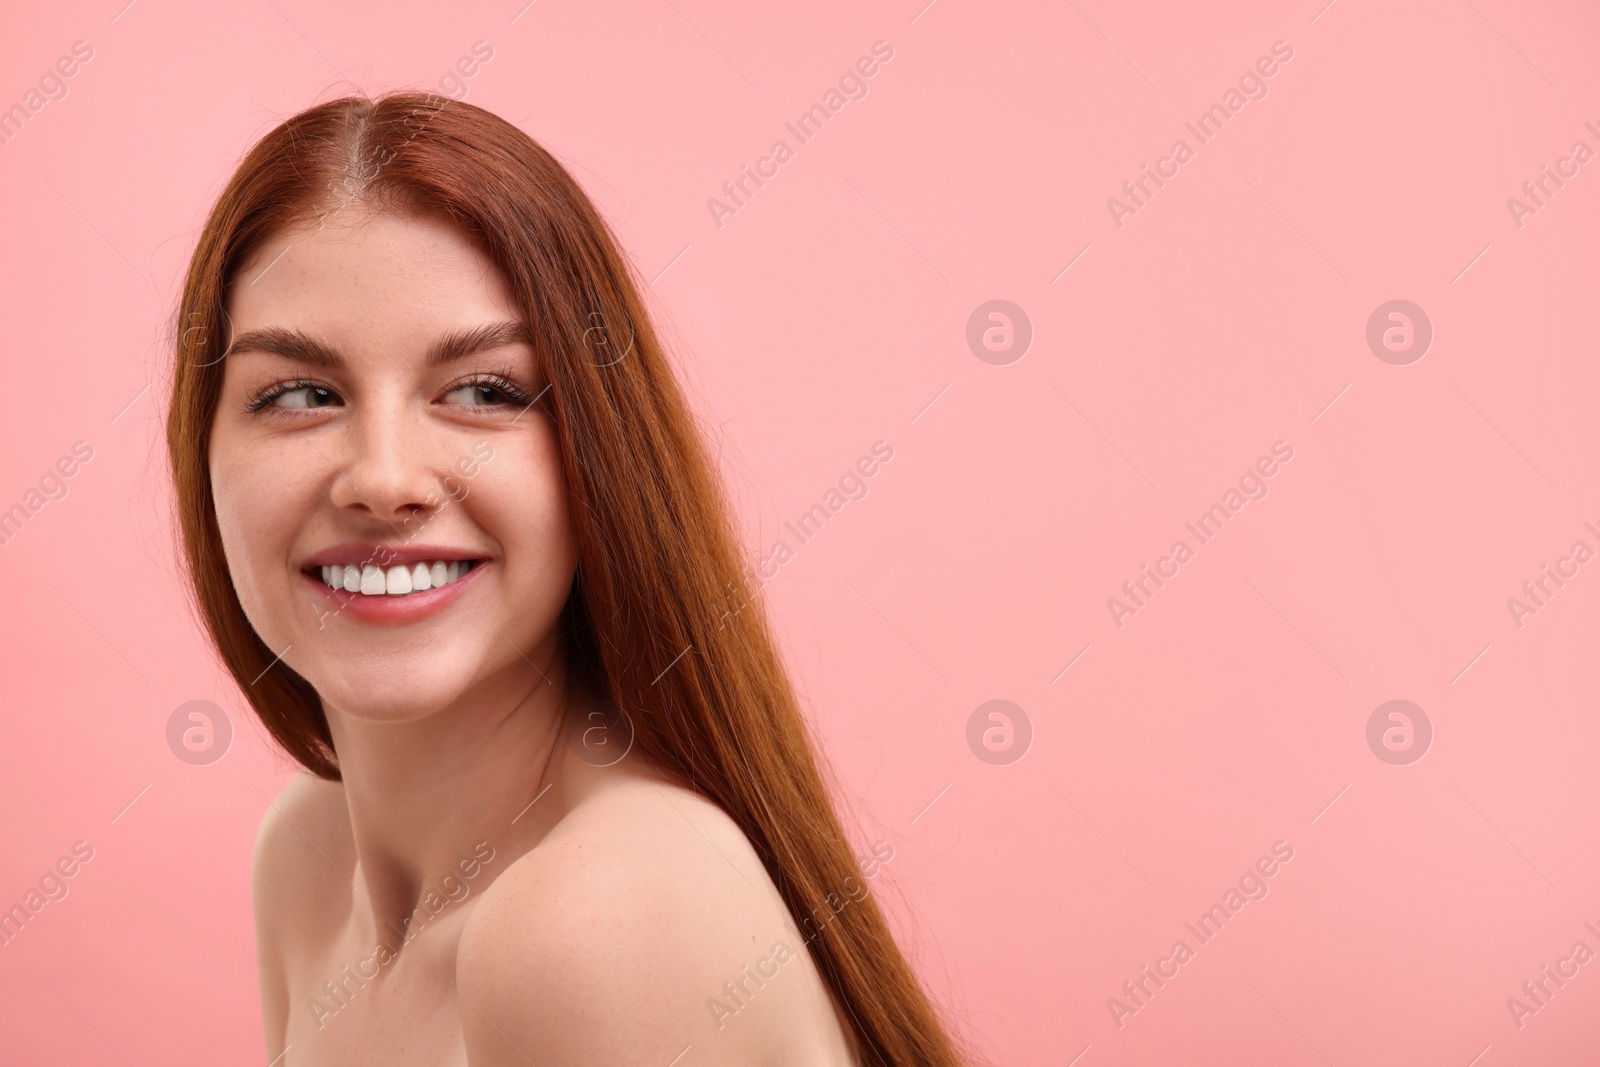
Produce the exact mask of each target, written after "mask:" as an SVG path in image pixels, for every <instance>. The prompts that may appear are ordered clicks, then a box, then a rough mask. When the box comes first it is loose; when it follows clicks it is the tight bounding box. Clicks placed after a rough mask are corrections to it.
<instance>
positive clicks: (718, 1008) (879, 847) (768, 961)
mask: <svg viewBox="0 0 1600 1067" xmlns="http://www.w3.org/2000/svg"><path fill="white" fill-rule="evenodd" d="M892 859H894V846H893V845H891V844H889V842H887V841H876V842H873V845H872V853H871V854H870V855H867V856H858V857H857V858H856V866H857V867H859V868H860V869H861V876H862V878H864V879H866V880H868V881H870V880H871V879H873V878H876V877H877V876H878V873H879V872H880V871H882V870H883V868H884V867H885V866H886V865H888V863H889V861H890V860H892ZM858 889H859V891H860V892H859V893H858V892H857V890H858ZM866 896H867V885H866V882H865V881H863V882H857V881H856V880H855V879H854V878H846V879H845V885H844V896H843V897H841V896H839V894H837V893H829V894H828V895H827V899H826V900H825V901H824V902H823V903H822V904H819V905H818V906H817V907H815V908H813V909H811V914H810V915H808V916H806V917H805V919H803V920H801V921H802V923H803V924H804V925H805V926H806V927H807V928H808V929H809V931H810V932H809V933H807V934H806V937H805V943H806V944H810V943H811V942H812V941H815V940H816V939H817V938H819V937H821V936H822V932H823V930H824V929H826V927H827V925H828V924H829V923H831V922H833V921H834V917H835V916H837V915H839V914H840V913H841V912H843V911H844V909H845V908H848V907H849V906H850V905H851V904H853V903H855V904H859V903H860V902H861V901H862V900H864V899H866ZM819 914H820V915H822V920H821V922H818V920H817V916H818V915H819ZM798 955H799V954H798V953H797V952H796V951H795V950H794V949H792V948H790V947H789V944H788V942H786V941H783V940H778V941H774V942H773V943H772V948H771V949H769V950H768V952H767V954H766V955H765V956H762V957H760V958H759V959H757V960H756V961H755V963H753V964H751V963H747V964H745V965H744V966H742V967H740V968H739V975H740V976H739V977H738V978H730V979H728V980H727V981H725V982H723V983H722V996H721V997H707V998H706V1008H707V1010H709V1011H710V1012H711V1020H712V1021H713V1022H715V1023H716V1024H717V1029H718V1030H721V1029H722V1028H723V1027H724V1026H725V1025H727V1021H728V1020H729V1019H731V1018H732V1017H733V1016H735V1015H737V1014H739V1012H740V1011H742V1010H743V1009H745V1008H746V1007H748V1006H749V1005H750V1002H751V1001H752V1000H754V999H755V997H756V994H758V993H759V992H760V991H761V990H762V989H764V988H766V984H767V982H770V981H771V980H772V979H774V978H776V977H777V976H778V969H779V968H780V967H782V966H783V965H784V964H785V963H788V962H789V961H790V960H792V959H794V958H796V957H797V956H798ZM768 965H770V966H771V970H768V969H767V968H768Z"/></svg>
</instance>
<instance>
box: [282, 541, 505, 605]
mask: <svg viewBox="0 0 1600 1067" xmlns="http://www.w3.org/2000/svg"><path fill="white" fill-rule="evenodd" d="M488 563H489V560H488V558H486V557H484V556H481V555H477V554H474V553H472V552H470V551H466V550H461V549H453V548H446V547H442V546H438V545H412V546H407V547H391V546H386V545H374V544H365V543H361V542H346V543H344V544H339V545H334V546H333V547H331V548H326V549H323V550H322V551H320V552H317V553H315V554H313V555H312V556H311V557H310V558H309V559H307V560H306V562H305V563H304V564H303V565H302V566H301V568H300V573H301V575H302V576H304V578H305V579H306V581H307V582H309V583H310V586H311V589H312V595H313V596H316V597H318V598H319V599H320V602H321V603H324V604H330V605H332V606H333V612H334V613H338V614H344V613H348V614H349V616H350V618H352V619H354V620H356V621H360V622H375V623H410V622H416V621H418V620H420V619H424V618H428V617H430V616H432V615H435V614H437V613H438V612H441V611H443V610H444V609H445V608H446V607H448V606H449V605H451V604H453V603H455V601H456V600H457V599H458V598H459V597H460V596H461V595H462V594H463V591H464V590H465V588H466V586H467V585H469V584H471V583H469V582H468V581H466V579H467V578H468V576H473V577H476V576H477V575H479V573H480V572H481V571H482V570H483V568H484V567H485V566H486V565H487V564H488ZM326 621H327V616H326V614H324V615H323V623H324V625H326Z"/></svg>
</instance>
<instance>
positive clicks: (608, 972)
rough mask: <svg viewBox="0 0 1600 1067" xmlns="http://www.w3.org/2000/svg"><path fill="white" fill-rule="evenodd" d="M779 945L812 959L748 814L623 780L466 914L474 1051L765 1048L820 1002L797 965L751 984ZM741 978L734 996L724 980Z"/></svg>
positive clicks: (656, 1054) (753, 1054)
mask: <svg viewBox="0 0 1600 1067" xmlns="http://www.w3.org/2000/svg"><path fill="white" fill-rule="evenodd" d="M778 945H782V946H784V947H783V948H781V949H778V950H777V954H778V955H782V956H783V957H784V959H785V960H791V959H799V958H800V957H801V956H802V955H803V953H804V949H803V947H802V940H801V938H800V937H799V936H798V934H797V933H796V931H795V928H794V924H793V922H792V921H791V920H790V918H789V914H788V910H787V908H786V907H785V906H784V903H783V900H782V898H781V897H780V896H779V895H778V893H777V890H776V889H775V887H774V886H773V884H772V881H771V879H770V878H769V877H768V876H767V873H766V871H765V868H764V867H763V866H762V864H761V861H760V858H759V857H758V856H757V855H756V852H755V850H754V849H753V848H752V847H751V845H750V843H749V841H748V839H747V838H746V837H745V835H744V834H743V832H742V831H741V830H740V829H739V827H738V826H737V824H735V823H734V821H733V820H732V819H731V818H729V817H728V815H727V814H726V813H725V812H723V811H722V809H720V808H719V807H717V806H716V805H715V804H713V803H711V802H710V801H708V800H706V799H704V798H702V797H699V796H697V795H696V794H694V793H692V792H690V791H689V790H686V789H683V788H680V787H678V786H675V785H670V784H667V783H666V782H664V781H657V780H652V779H649V778H640V777H630V778H626V779H621V780H619V781H617V782H616V783H614V784H613V785H610V786H609V787H608V788H606V789H604V790H600V791H598V792H596V793H595V794H593V795H591V796H589V797H586V798H585V799H584V800H583V801H582V802H581V803H580V804H578V805H577V806H575V807H574V809H573V810H572V811H571V812H570V813H569V814H568V815H566V816H565V817H564V818H563V819H562V820H561V822H560V823H558V824H557V826H556V827H555V829H554V830H552V832H551V833H550V834H549V835H548V836H547V837H546V838H545V839H544V840H543V841H541V842H540V844H539V845H538V846H537V847H535V848H534V849H532V850H531V851H529V852H528V853H526V854H525V855H523V856H521V857H519V858H518V859H517V860H516V862H514V863H513V864H512V865H511V866H510V867H508V868H507V869H506V871H505V872H504V873H503V874H501V875H500V876H499V877H498V878H497V879H496V880H495V881H494V883H493V884H491V885H490V886H489V887H488V889H487V890H486V891H485V892H484V895H483V896H482V897H481V898H480V899H479V901H478V904H477V907H476V909H475V910H474V912H473V914H472V915H471V916H470V917H469V918H468V920H467V923H466V928H465V929H464V930H463V932H462V936H461V943H460V948H459V951H458V955H457V963H456V967H457V980H458V982H459V987H458V991H459V993H460V996H461V999H462V1001H463V1005H462V1022H463V1026H464V1032H465V1037H466V1044H467V1050H468V1055H469V1060H470V1062H471V1063H472V1064H473V1067H479V1065H480V1064H481V1065H484V1067H494V1065H498V1064H501V1063H505V1064H508V1065H509V1064H513V1063H516V1064H521V1063H523V1062H525V1060H524V1059H523V1057H527V1059H531V1060H532V1061H533V1062H536V1063H540V1064H574V1065H576V1064H580V1063H594V1062H604V1063H614V1062H638V1063H649V1062H660V1063H663V1064H664V1063H668V1062H671V1061H672V1060H673V1059H674V1057H676V1056H678V1055H680V1054H681V1053H682V1052H683V1051H684V1049H685V1046H686V1045H693V1046H694V1049H695V1062H697V1063H702V1064H723V1063H727V1064H734V1063H745V1062H749V1061H750V1060H752V1059H759V1058H762V1056H763V1054H765V1053H768V1052H770V1051H771V1049H772V1048H773V1045H774V1043H775V1042H776V1041H777V1040H779V1039H781V1038H783V1037H784V1036H785V1031H786V1029H787V1028H788V1027H791V1026H793V1025H794V1021H795V1018H796V1016H797V1014H799V1015H804V1014H807V1013H806V1012H804V1011H801V1012H798V1013H797V1011H796V1009H797V1008H803V1007H804V1006H806V1005H808V1004H809V1002H810V1001H811V1000H813V999H814V993H813V991H811V990H810V989H808V987H807V985H806V981H805V979H804V978H803V977H802V976H801V975H798V974H796V975H794V976H793V977H792V978H791V979H790V980H789V981H788V982H784V981H783V980H782V978H779V979H776V980H770V979H769V982H768V983H763V984H761V985H757V984H754V983H751V982H749V981H744V979H745V976H746V974H748V973H749V970H750V968H752V967H757V966H758V965H759V961H763V960H766V961H768V962H767V964H766V966H767V967H769V968H771V967H773V966H775V965H774V964H773V963H772V962H771V959H772V957H773V956H774V953H775V946H778ZM802 969H803V968H801V967H799V966H796V967H794V968H786V970H792V971H799V970H802ZM773 973H775V974H776V973H777V972H776V971H774V972H773ZM741 981H744V986H745V989H746V993H745V995H744V996H743V997H739V998H735V999H733V1000H731V1001H730V1000H729V993H728V992H727V987H726V986H725V983H728V982H741ZM756 982H758V983H759V982H761V980H760V979H757V980H756ZM713 1002H720V1003H722V1004H723V1010H722V1013H721V1014H720V1015H719V1012H718V1009H716V1008H715V1007H713ZM733 1015H737V1016H738V1018H737V1019H733V1020H731V1021H730V1018H729V1017H731V1016H733ZM802 1022H803V1020H802ZM733 1023H737V1024H739V1025H733Z"/></svg>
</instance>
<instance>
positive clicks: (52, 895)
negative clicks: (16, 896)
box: [0, 841, 94, 946]
mask: <svg viewBox="0 0 1600 1067" xmlns="http://www.w3.org/2000/svg"><path fill="white" fill-rule="evenodd" d="M92 859H94V846H93V845H91V844H89V842H87V841H74V842H73V843H72V854H71V855H70V856H62V857H61V858H60V859H58V860H56V862H55V863H54V864H53V865H52V866H50V867H47V868H45V872H44V874H42V875H40V876H39V880H38V883H37V885H38V888H37V889H35V888H32V887H30V888H29V889H28V891H27V892H26V893H25V894H23V897H22V901H21V903H18V904H13V905H12V906H11V908H10V909H9V910H7V911H4V912H0V946H6V945H9V944H11V942H12V940H13V939H14V938H16V936H17V935H18V934H20V933H22V928H23V927H25V926H27V925H28V924H29V923H30V922H32V921H33V918H34V916H36V915H38V914H39V913H40V912H41V911H43V910H44V906H45V905H46V904H48V903H50V902H51V901H61V900H66V899H67V893H68V892H70V889H69V887H68V886H67V879H69V878H71V877H73V876H74V875H76V874H77V873H78V871H79V870H81V869H82V865H83V864H85V863H88V862H89V861H90V860H92Z"/></svg>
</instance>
